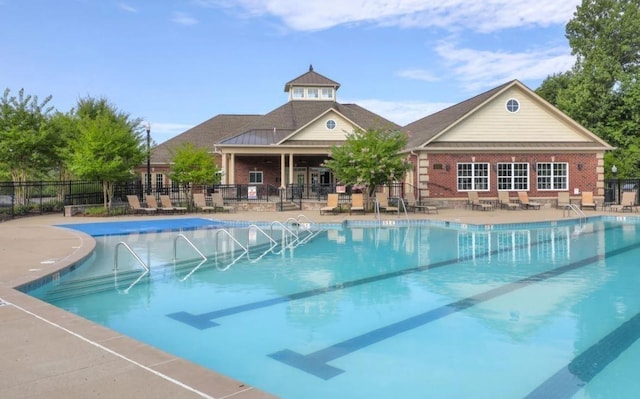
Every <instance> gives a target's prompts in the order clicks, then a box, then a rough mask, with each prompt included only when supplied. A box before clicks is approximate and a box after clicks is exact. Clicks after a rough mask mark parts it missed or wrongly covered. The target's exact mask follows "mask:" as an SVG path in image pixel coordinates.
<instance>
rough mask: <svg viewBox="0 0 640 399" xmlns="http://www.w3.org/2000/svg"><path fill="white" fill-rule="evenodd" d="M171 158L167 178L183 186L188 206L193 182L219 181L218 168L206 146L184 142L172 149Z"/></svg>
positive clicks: (190, 201)
mask: <svg viewBox="0 0 640 399" xmlns="http://www.w3.org/2000/svg"><path fill="white" fill-rule="evenodd" d="M171 158H172V159H171V162H172V165H171V172H170V173H169V178H170V179H171V180H172V181H174V182H176V183H178V184H180V185H182V186H183V187H184V188H185V191H186V193H187V202H188V206H189V207H191V204H192V203H193V201H192V199H193V186H194V185H195V184H202V185H204V184H218V183H220V178H221V176H220V173H219V171H220V170H219V169H218V167H217V166H216V164H215V162H214V160H213V157H212V156H211V154H209V152H208V151H207V149H206V148H202V147H198V148H196V147H195V146H194V145H193V144H192V143H185V144H183V145H182V146H180V147H178V148H176V149H175V150H173V151H172V153H171Z"/></svg>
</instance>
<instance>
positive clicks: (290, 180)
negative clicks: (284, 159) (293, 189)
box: [289, 152, 293, 184]
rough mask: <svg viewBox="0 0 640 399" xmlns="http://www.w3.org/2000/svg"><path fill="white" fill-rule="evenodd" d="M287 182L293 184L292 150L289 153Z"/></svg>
mask: <svg viewBox="0 0 640 399" xmlns="http://www.w3.org/2000/svg"><path fill="white" fill-rule="evenodd" d="M289 184H293V152H292V153H289Z"/></svg>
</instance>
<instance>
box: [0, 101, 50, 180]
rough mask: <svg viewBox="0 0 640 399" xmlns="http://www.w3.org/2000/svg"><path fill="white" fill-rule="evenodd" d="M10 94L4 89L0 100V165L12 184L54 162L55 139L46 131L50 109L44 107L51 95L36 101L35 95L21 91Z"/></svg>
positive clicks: (33, 175) (29, 177) (25, 178)
mask: <svg viewBox="0 0 640 399" xmlns="http://www.w3.org/2000/svg"><path fill="white" fill-rule="evenodd" d="M10 93H11V91H10V90H9V89H6V90H5V91H4V95H3V96H2V98H1V99H0V153H2V158H0V163H2V164H3V165H4V166H5V168H6V169H8V170H9V172H10V174H11V177H12V179H13V181H14V182H24V181H26V180H27V179H33V178H35V177H36V176H37V174H38V171H40V170H45V169H46V168H48V167H50V166H51V165H52V164H54V162H55V161H54V159H55V154H54V152H53V150H52V145H54V144H55V143H56V137H55V136H53V135H51V131H50V130H48V129H47V122H48V119H49V117H50V113H51V112H52V110H53V107H51V106H48V103H49V101H51V96H49V97H47V98H45V99H44V101H42V102H39V101H38V97H37V96H31V95H25V93H24V89H21V90H20V91H19V92H18V95H17V96H11V95H10Z"/></svg>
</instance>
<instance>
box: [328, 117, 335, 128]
mask: <svg viewBox="0 0 640 399" xmlns="http://www.w3.org/2000/svg"><path fill="white" fill-rule="evenodd" d="M335 128H336V121H334V120H333V119H329V120H328V121H327V129H329V130H333V129H335Z"/></svg>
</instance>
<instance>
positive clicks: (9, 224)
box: [0, 208, 637, 399]
mask: <svg viewBox="0 0 640 399" xmlns="http://www.w3.org/2000/svg"><path fill="white" fill-rule="evenodd" d="M301 213H302V214H305V215H306V216H307V217H309V218H310V219H311V220H313V221H314V222H318V223H321V222H341V221H344V220H345V219H348V220H369V221H372V222H373V221H375V216H374V215H373V214H366V215H355V214H354V215H349V214H348V213H344V214H338V215H322V216H320V214H319V212H318V211H302V212H301V211H292V212H238V213H215V214H187V215H186V217H205V218H213V219H220V220H240V221H273V220H278V221H285V220H287V218H289V217H294V218H295V217H297V216H298V215H300V214H301ZM585 213H586V214H587V216H595V215H600V214H609V215H612V213H611V212H600V211H586V212H585ZM614 215H624V216H628V215H633V216H635V215H637V214H622V213H617V214H615V213H614ZM573 216H575V215H573ZM182 217H185V215H177V216H167V215H161V216H142V217H137V216H121V217H111V218H96V217H91V218H86V217H63V216H61V215H44V216H34V217H29V218H22V219H15V220H9V221H6V222H3V223H0V351H1V355H2V356H1V357H0V398H49V399H51V398H65V399H75V398H88V397H98V396H100V397H104V398H122V397H130V398H133V397H135V398H154V399H155V398H233V399H254V398H273V397H274V396H272V395H270V394H268V393H265V392H262V391H259V390H258V389H255V388H253V387H251V386H248V385H245V384H243V383H242V382H239V381H236V380H233V379H231V378H228V377H225V376H222V375H220V374H217V373H215V372H213V371H210V370H208V369H205V368H203V367H200V366H198V365H196V364H194V363H191V362H189V361H186V360H184V359H181V358H178V357H175V356H173V355H170V354H168V353H165V352H163V351H160V350H158V349H155V348H153V347H151V346H149V345H147V344H143V343H140V342H138V341H135V340H134V339H131V338H128V337H126V336H123V335H121V334H119V333H117V332H115V331H112V330H109V329H108V328H105V327H102V326H100V325H97V324H95V323H93V322H90V321H87V320H85V319H83V318H81V317H79V316H76V315H74V314H71V313H68V312H66V311H64V310H61V309H58V308H56V307H55V306H53V305H50V304H47V303H44V302H42V301H40V300H38V299H35V298H32V297H30V296H28V295H26V294H23V293H21V292H19V291H17V290H16V289H15V287H18V286H20V285H22V284H25V283H28V282H30V281H33V280H37V279H38V278H40V277H42V276H46V275H49V274H52V273H55V272H56V271H57V270H60V269H62V268H64V267H66V266H68V265H71V264H74V263H76V262H78V261H79V260H81V259H83V258H84V257H86V256H87V255H88V254H90V253H91V251H92V250H93V248H94V241H93V239H92V238H91V237H89V236H87V235H84V234H82V233H79V232H75V231H72V230H68V229H63V228H58V227H55V225H57V224H71V223H94V222H114V221H123V220H126V221H134V220H137V219H149V218H158V219H159V218H162V219H166V218H182ZM382 217H383V218H384V219H388V220H397V219H404V218H405V216H404V215H400V216H399V215H394V214H388V215H383V216H382ZM409 217H410V218H413V219H433V220H447V221H452V222H459V223H467V224H499V223H526V222H540V221H552V220H560V219H563V217H564V215H563V211H562V210H560V209H555V208H543V209H541V210H516V211H509V210H495V211H484V212H483V211H472V210H466V209H442V210H440V212H439V213H437V214H422V213H415V214H414V213H411V214H409ZM249 367H250V366H249Z"/></svg>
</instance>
